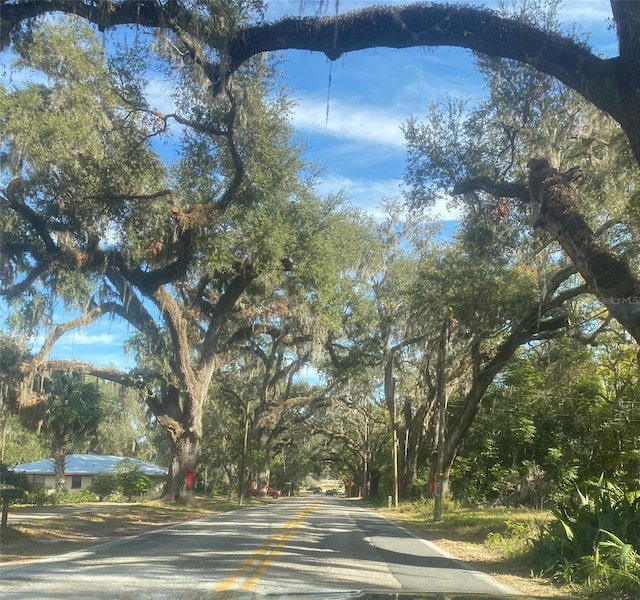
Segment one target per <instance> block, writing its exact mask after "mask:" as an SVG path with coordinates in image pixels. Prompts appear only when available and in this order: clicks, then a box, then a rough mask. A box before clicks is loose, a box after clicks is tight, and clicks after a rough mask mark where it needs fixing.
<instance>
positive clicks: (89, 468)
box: [11, 454, 167, 477]
mask: <svg viewBox="0 0 640 600" xmlns="http://www.w3.org/2000/svg"><path fill="white" fill-rule="evenodd" d="M123 460H128V461H130V462H131V463H133V464H134V465H135V466H137V467H139V469H140V470H141V471H142V472H143V473H144V474H145V475H148V476H150V477H164V476H165V475H166V474H167V469H165V468H164V467H160V466H158V465H154V464H153V463H149V462H145V461H144V460H138V459H137V458H127V457H125V456H108V455H105V454H67V456H66V457H65V469H64V473H65V475H97V474H98V473H102V472H104V471H113V469H114V468H115V467H116V465H118V464H120V463H121V462H122V461H123ZM11 470H12V471H15V472H16V473H26V474H27V475H54V474H55V469H54V461H53V458H45V459H44V460H38V461H36V462H30V463H23V464H21V465H16V466H15V467H11Z"/></svg>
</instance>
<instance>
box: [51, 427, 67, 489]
mask: <svg viewBox="0 0 640 600" xmlns="http://www.w3.org/2000/svg"><path fill="white" fill-rule="evenodd" d="M51 450H52V453H53V470H54V473H55V477H56V490H64V489H65V488H66V487H67V482H66V477H65V474H64V471H65V464H66V436H65V435H64V433H54V434H53V440H52V443H51Z"/></svg>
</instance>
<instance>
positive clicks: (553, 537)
mask: <svg viewBox="0 0 640 600" xmlns="http://www.w3.org/2000/svg"><path fill="white" fill-rule="evenodd" d="M553 514H554V516H555V518H556V520H555V521H553V522H551V523H550V524H548V525H546V526H545V527H544V528H543V529H542V531H541V533H540V537H539V539H538V540H536V542H535V543H534V546H533V555H534V556H535V557H536V558H537V561H538V564H539V566H540V569H541V570H542V571H544V572H545V573H549V574H554V575H557V576H561V577H562V578H564V579H565V580H567V581H569V582H577V583H585V582H587V583H593V582H597V581H610V580H613V579H617V578H622V579H627V580H629V581H631V582H632V583H635V584H637V585H638V586H640V560H639V557H638V549H639V548H640V494H638V493H634V494H629V493H626V492H625V491H624V490H622V489H621V488H620V487H618V486H616V485H615V484H613V483H610V482H608V481H605V480H604V479H602V478H601V479H600V480H599V481H598V482H597V483H595V484H592V485H590V486H589V487H588V491H587V492H585V493H583V492H581V491H580V490H577V493H576V494H574V495H573V496H570V497H569V498H567V499H566V500H565V501H564V502H561V503H559V505H558V506H557V508H555V509H554V510H553Z"/></svg>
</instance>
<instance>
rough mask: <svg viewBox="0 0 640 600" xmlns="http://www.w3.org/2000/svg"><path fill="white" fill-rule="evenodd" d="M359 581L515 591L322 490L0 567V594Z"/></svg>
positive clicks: (146, 592)
mask: <svg viewBox="0 0 640 600" xmlns="http://www.w3.org/2000/svg"><path fill="white" fill-rule="evenodd" d="M361 589H377V590H389V591H400V590H403V591H404V590H416V591H430V592H431V591H435V592H475V593H494V594H496V593H502V594H504V593H509V592H511V593H514V590H509V589H507V588H505V586H502V585H501V584H498V583H497V582H496V581H495V580H493V579H492V578H490V577H489V576H488V575H484V574H482V573H478V572H474V571H471V570H470V569H468V568H465V566H464V565H462V564H461V563H459V562H458V561H456V560H455V559H453V558H451V557H448V556H446V555H445V554H443V553H442V552H440V551H439V550H438V549H437V548H436V547H435V546H433V545H432V544H430V543H428V542H425V541H423V540H419V539H417V538H416V537H414V536H412V535H411V534H410V533H408V532H407V531H405V530H404V529H402V528H400V527H397V526H396V525H394V524H392V523H391V522H389V521H387V520H386V519H383V518H381V517H380V516H378V515H376V514H375V513H372V512H369V511H367V510H363V509H361V508H358V507H355V506H353V504H351V503H350V502H348V501H346V500H343V499H340V498H328V497H320V498H317V497H316V498H314V497H305V498H287V499H282V500H278V501H275V502H273V503H271V504H269V505H265V506H260V507H256V508H248V509H243V510H237V511H232V512H228V513H222V514H219V515H215V516H210V517H206V518H203V519H198V520H195V521H190V522H187V523H181V524H179V525H173V526H171V527H166V528H163V529H159V530H155V531H153V532H148V533H145V534H142V535H139V536H136V537H134V538H127V539H123V540H120V541H114V542H108V543H106V544H101V545H99V546H95V547H93V548H90V549H88V550H84V551H81V552H75V553H72V554H66V555H62V556H58V557H55V558H48V559H44V560H40V561H36V562H32V563H28V564H26V565H20V566H15V567H11V566H9V567H5V568H3V569H2V570H0V595H1V596H2V598H3V599H5V600H14V599H15V600H17V599H27V598H29V599H33V598H43V599H45V598H100V599H103V598H104V599H108V598H131V599H138V598H145V599H146V598H149V599H151V598H153V599H157V598H176V599H177V598H179V599H181V600H182V599H190V598H203V597H206V598H221V599H222V598H232V597H248V596H249V595H248V594H247V595H246V596H245V595H243V593H244V592H255V593H257V594H265V595H266V594H291V595H294V596H295V595H298V596H299V595H301V594H308V593H310V592H313V593H315V594H320V595H319V596H316V597H323V595H324V597H331V594H334V595H336V594H338V593H340V592H345V591H351V590H361ZM336 597H337V596H336ZM340 597H344V595H341V596H340Z"/></svg>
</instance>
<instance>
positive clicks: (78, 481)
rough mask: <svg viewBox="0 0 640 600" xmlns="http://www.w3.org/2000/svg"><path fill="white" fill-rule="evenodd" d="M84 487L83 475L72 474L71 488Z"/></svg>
mask: <svg viewBox="0 0 640 600" xmlns="http://www.w3.org/2000/svg"><path fill="white" fill-rule="evenodd" d="M81 487H82V475H72V476H71V489H72V490H79V489H80V488H81Z"/></svg>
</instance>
